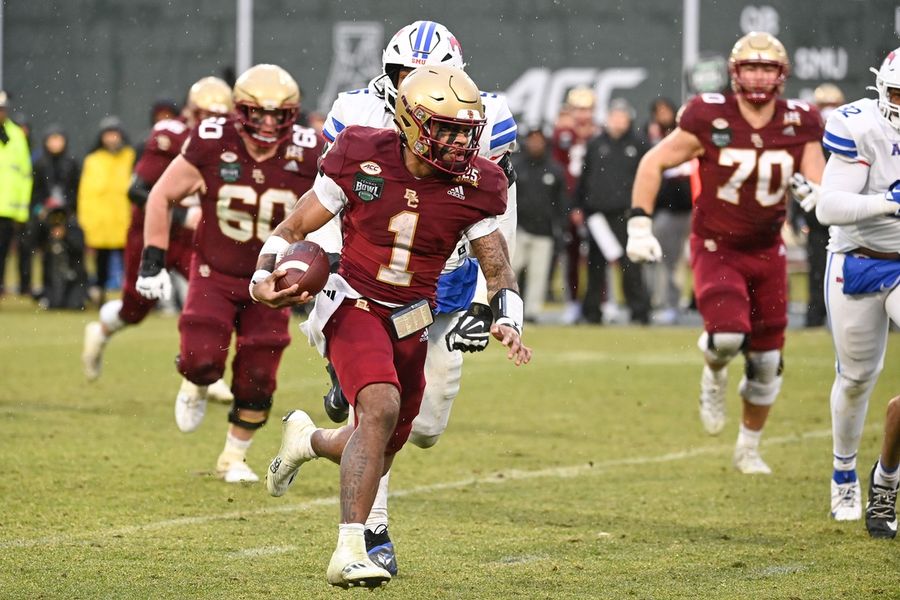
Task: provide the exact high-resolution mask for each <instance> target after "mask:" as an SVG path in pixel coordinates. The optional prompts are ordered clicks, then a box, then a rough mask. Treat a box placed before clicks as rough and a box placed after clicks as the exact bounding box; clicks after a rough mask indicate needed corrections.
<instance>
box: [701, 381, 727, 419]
mask: <svg viewBox="0 0 900 600" xmlns="http://www.w3.org/2000/svg"><path fill="white" fill-rule="evenodd" d="M727 391H728V370H727V369H724V368H723V369H719V370H718V371H713V370H712V369H710V368H709V365H703V375H701V377H700V421H701V422H702V423H703V429H705V430H706V433H708V434H709V435H718V434H719V433H721V432H722V429H724V428H725V396H726V393H727Z"/></svg>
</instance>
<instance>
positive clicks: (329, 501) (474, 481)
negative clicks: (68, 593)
mask: <svg viewBox="0 0 900 600" xmlns="http://www.w3.org/2000/svg"><path fill="white" fill-rule="evenodd" d="M881 426H882V425H881V424H879V423H873V424H871V425H870V426H869V427H868V428H867V429H871V428H875V429H876V430H878V429H880V428H881ZM830 435H831V429H819V430H815V431H807V432H805V433H801V434H796V435H785V436H781V437H773V438H768V439H766V440H765V441H764V445H765V446H773V445H783V444H796V443H800V442H802V441H804V440H808V439H819V438H824V437H828V436H830ZM732 447H733V446H732V445H731V444H718V445H715V446H701V447H699V448H693V449H690V450H683V451H680V452H669V453H666V454H659V455H656V456H637V457H631V458H612V459H609V460H603V461H599V462H595V463H592V464H580V465H572V466H569V467H550V468H547V469H537V470H533V471H522V470H519V469H510V470H507V471H498V472H495V473H492V474H490V475H486V476H484V477H473V478H468V479H460V480H457V481H445V482H442V483H433V484H429V485H420V486H416V487H412V488H408V489H405V490H396V491H394V492H391V494H390V497H392V498H400V497H404V496H413V495H418V494H430V493H432V492H438V491H442V490H452V489H460V488H465V487H469V486H474V485H480V484H488V483H490V484H497V485H501V484H505V483H508V482H510V481H522V480H528V479H539V478H571V477H581V476H583V475H594V474H599V473H602V472H604V471H608V470H610V469H615V468H617V467H628V466H635V465H650V464H658V463H667V462H675V461H679V460H685V459H689V458H694V457H697V456H706V455H711V454H719V453H722V452H726V451H731V449H732ZM338 501H339V497H338V496H331V497H328V498H317V499H314V500H307V501H304V502H298V503H294V504H281V505H278V506H267V507H265V508H257V509H254V510H246V511H230V512H225V513H218V514H212V515H202V516H196V517H180V518H178V519H166V520H163V521H153V522H150V523H144V524H142V525H130V526H128V527H118V528H114V529H104V530H99V531H86V532H83V533H76V534H61V535H54V536H48V537H41V538H31V539H18V540H8V541H5V542H0V549H3V548H33V547H35V546H58V545H65V544H78V543H90V542H92V541H95V540H97V539H98V538H108V537H117V538H118V537H126V536H130V535H134V534H140V533H148V532H151V531H159V530H161V529H174V528H178V527H192V526H195V525H202V524H205V523H210V522H213V521H227V520H231V519H238V518H241V517H248V516H264V515H274V514H283V513H293V512H303V511H308V510H311V509H314V508H317V507H322V506H335V505H337V504H338ZM256 550H258V551H260V552H266V551H268V550H271V549H268V548H267V549H256ZM280 550H281V549H279V551H280ZM283 551H285V552H288V551H290V549H287V550H283Z"/></svg>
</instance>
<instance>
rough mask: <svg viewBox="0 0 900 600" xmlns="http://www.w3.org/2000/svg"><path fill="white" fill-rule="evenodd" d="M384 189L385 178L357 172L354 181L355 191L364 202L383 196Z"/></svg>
mask: <svg viewBox="0 0 900 600" xmlns="http://www.w3.org/2000/svg"><path fill="white" fill-rule="evenodd" d="M383 190H384V179H382V178H381V177H373V176H371V175H365V174H363V173H357V174H356V178H355V179H354V181H353V191H354V193H356V195H357V196H359V199H360V200H362V201H363V202H371V201H373V200H378V199H379V198H381V192H382V191H383Z"/></svg>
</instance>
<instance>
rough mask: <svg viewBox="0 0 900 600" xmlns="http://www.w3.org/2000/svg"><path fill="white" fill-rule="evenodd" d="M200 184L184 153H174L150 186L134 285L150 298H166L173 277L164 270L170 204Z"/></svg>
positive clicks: (170, 290)
mask: <svg viewBox="0 0 900 600" xmlns="http://www.w3.org/2000/svg"><path fill="white" fill-rule="evenodd" d="M202 187H203V175H201V174H200V171H198V170H197V168H196V167H195V166H194V165H192V164H191V163H190V162H188V161H187V160H186V159H185V158H184V157H183V156H176V157H175V160H173V161H172V162H171V163H170V164H169V166H168V167H167V168H166V170H165V171H164V172H163V174H162V176H161V177H160V178H159V180H158V181H157V182H156V184H155V185H154V186H153V188H152V189H151V190H150V195H149V196H148V197H147V206H146V208H145V209H144V251H143V253H142V255H141V266H140V271H139V272H138V279H137V282H136V283H135V289H137V291H138V293H139V294H141V295H142V296H144V297H145V298H149V299H151V300H154V299H159V298H163V299H167V298H169V296H171V294H172V281H171V279H170V278H169V273H168V271H166V268H165V265H166V250H167V249H168V248H169V229H170V227H171V213H172V205H173V204H175V203H176V202H180V201H181V200H182V199H183V198H185V197H187V196H190V195H191V194H194V193H196V192H197V191H199V190H200V189H201V188H202Z"/></svg>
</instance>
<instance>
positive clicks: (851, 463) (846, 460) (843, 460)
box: [833, 454, 856, 471]
mask: <svg viewBox="0 0 900 600" xmlns="http://www.w3.org/2000/svg"><path fill="white" fill-rule="evenodd" d="M833 464H834V470H835V471H855V470H856V454H853V455H852V456H838V455H837V454H835V455H834V463H833Z"/></svg>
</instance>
